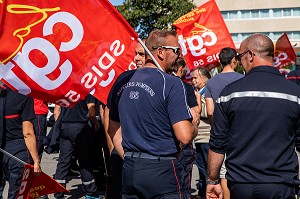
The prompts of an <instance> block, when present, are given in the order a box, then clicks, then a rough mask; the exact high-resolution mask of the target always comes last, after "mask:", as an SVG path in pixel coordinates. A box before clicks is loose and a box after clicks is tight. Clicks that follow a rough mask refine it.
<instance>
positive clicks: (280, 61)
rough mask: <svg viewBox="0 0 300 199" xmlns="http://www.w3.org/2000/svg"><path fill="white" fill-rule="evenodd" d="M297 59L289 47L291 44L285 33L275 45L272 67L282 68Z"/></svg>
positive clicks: (291, 47)
mask: <svg viewBox="0 0 300 199" xmlns="http://www.w3.org/2000/svg"><path fill="white" fill-rule="evenodd" d="M296 58H297V55H296V52H295V49H294V48H293V46H292V45H291V42H290V40H289V38H288V36H287V34H286V33H283V35H282V36H281V37H279V38H278V40H277V42H276V44H275V56H274V66H275V67H277V68H282V67H284V66H287V65H289V64H290V63H291V61H293V60H295V59H296Z"/></svg>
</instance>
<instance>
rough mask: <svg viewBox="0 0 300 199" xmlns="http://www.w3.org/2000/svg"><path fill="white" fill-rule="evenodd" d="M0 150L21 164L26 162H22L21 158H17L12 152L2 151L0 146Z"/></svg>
mask: <svg viewBox="0 0 300 199" xmlns="http://www.w3.org/2000/svg"><path fill="white" fill-rule="evenodd" d="M0 152H2V153H4V154H5V155H7V156H9V157H11V158H13V159H15V160H16V161H18V162H20V163H22V164H24V165H25V164H26V162H24V161H23V160H20V159H19V158H17V157H16V156H13V155H12V154H10V153H8V152H7V151H4V150H3V149H1V148H0Z"/></svg>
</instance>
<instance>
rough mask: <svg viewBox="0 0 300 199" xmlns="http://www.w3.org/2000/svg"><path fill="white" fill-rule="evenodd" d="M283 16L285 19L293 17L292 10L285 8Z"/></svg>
mask: <svg viewBox="0 0 300 199" xmlns="http://www.w3.org/2000/svg"><path fill="white" fill-rule="evenodd" d="M282 11H283V12H282V14H283V16H284V17H289V16H292V10H291V9H290V8H285V9H282Z"/></svg>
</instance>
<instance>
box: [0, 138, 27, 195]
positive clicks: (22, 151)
mask: <svg viewBox="0 0 300 199" xmlns="http://www.w3.org/2000/svg"><path fill="white" fill-rule="evenodd" d="M4 150H5V151H7V152H8V153H10V154H12V155H13V156H16V157H17V158H19V159H20V160H23V161H24V162H28V163H30V162H29V157H30V155H29V153H28V151H27V148H26V145H25V140H24V139H18V140H13V141H7V142H6V144H5V149H4ZM3 170H4V174H5V177H6V180H7V181H8V184H9V189H8V199H16V198H17V195H18V191H19V188H20V185H21V178H22V173H23V170H24V165H23V164H22V163H20V162H18V161H16V160H14V159H13V158H11V157H9V156H7V155H4V157H3Z"/></svg>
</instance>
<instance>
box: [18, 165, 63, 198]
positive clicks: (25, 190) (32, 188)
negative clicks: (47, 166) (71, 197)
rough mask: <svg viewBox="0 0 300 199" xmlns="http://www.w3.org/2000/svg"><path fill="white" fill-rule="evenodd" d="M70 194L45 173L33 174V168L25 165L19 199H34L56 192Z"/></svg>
mask: <svg viewBox="0 0 300 199" xmlns="http://www.w3.org/2000/svg"><path fill="white" fill-rule="evenodd" d="M64 191H67V192H69V191H68V190H67V189H66V188H65V187H63V186H62V185H60V184H59V183H57V182H56V181H55V180H54V179H53V178H51V177H50V176H48V175H47V174H45V173H43V172H42V173H41V174H40V175H34V174H33V166H32V165H30V164H25V166H24V171H23V175H22V182H21V186H20V189H19V192H18V196H17V199H32V198H37V197H40V196H43V195H47V194H51V193H56V192H64Z"/></svg>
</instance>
